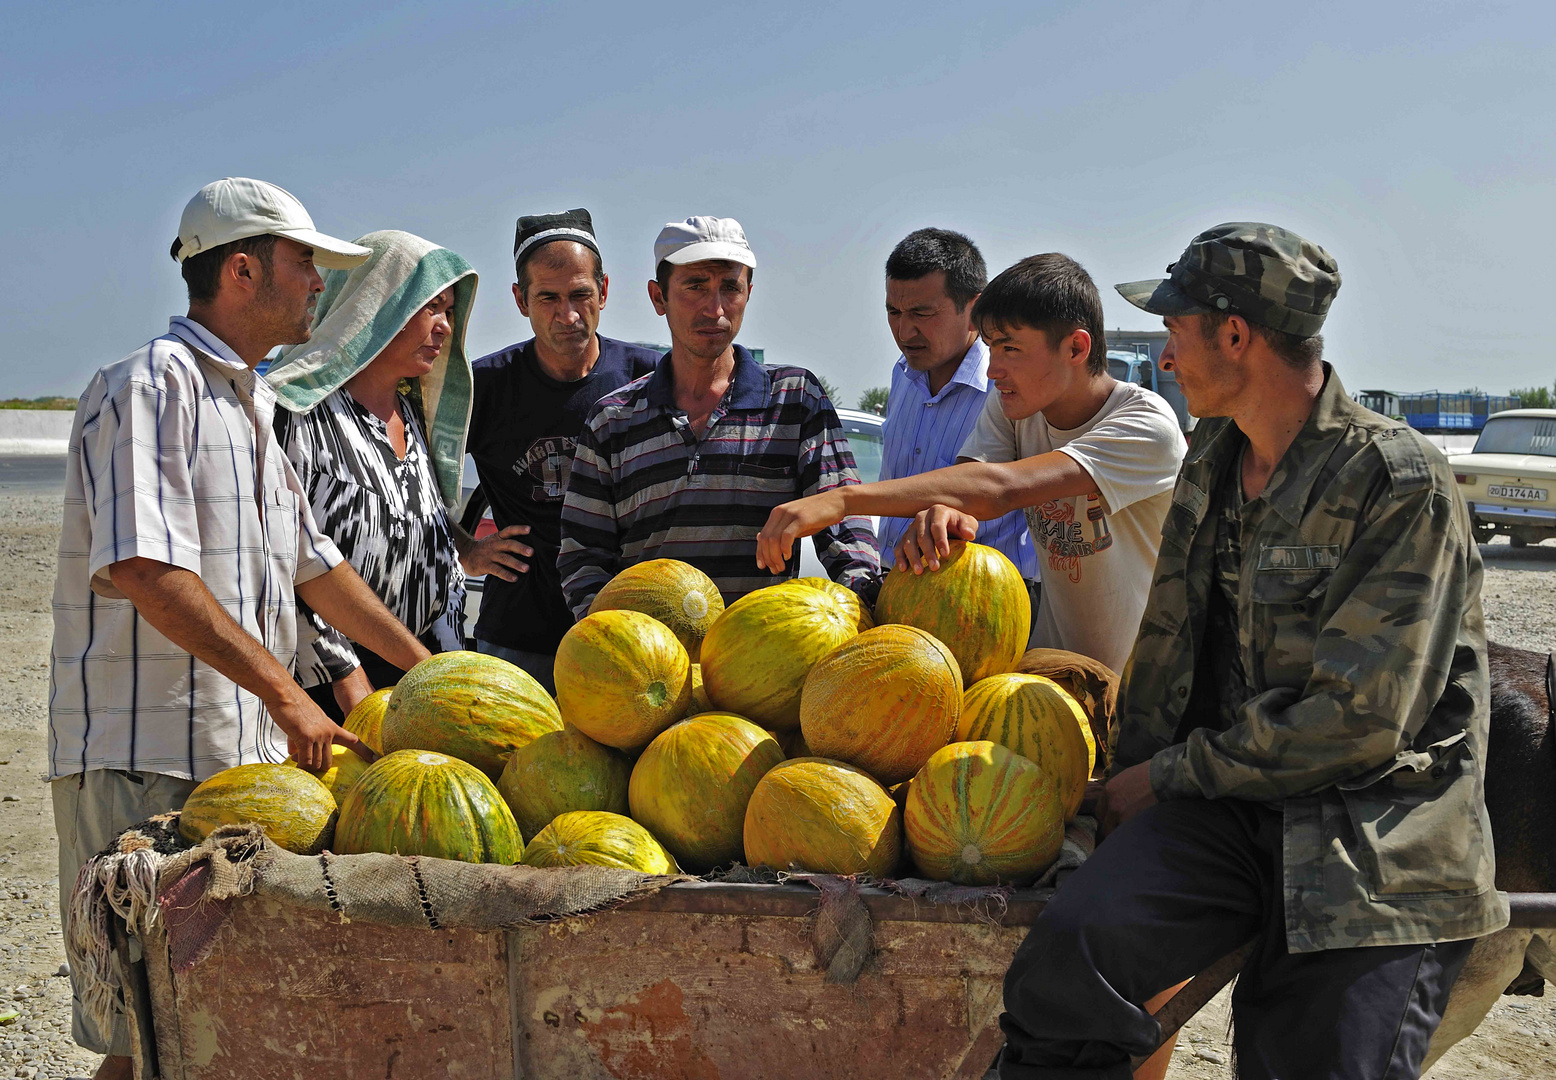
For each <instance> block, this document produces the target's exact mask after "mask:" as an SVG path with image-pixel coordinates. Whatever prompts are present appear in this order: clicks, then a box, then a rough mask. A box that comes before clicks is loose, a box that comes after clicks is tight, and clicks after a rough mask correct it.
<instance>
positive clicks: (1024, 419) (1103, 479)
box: [757, 254, 1186, 671]
mask: <svg viewBox="0 0 1556 1080" xmlns="http://www.w3.org/2000/svg"><path fill="white" fill-rule="evenodd" d="M972 317H973V321H974V323H975V324H976V325H977V326H978V328H979V331H980V333H981V334H982V336H983V339H984V341H985V342H986V343H987V344H988V346H989V379H990V381H992V382H993V383H994V384H995V387H996V388H997V390H998V393H997V394H990V395H989V400H988V404H987V406H986V408H985V411H984V414H983V415H982V416H981V417H980V418H979V421H978V424H977V426H976V427H975V428H974V429H973V433H972V435H971V436H970V437H969V439H968V441H967V443H966V445H964V446H963V447H962V452H961V454H960V456H959V463H958V464H956V465H952V466H950V467H948V468H944V469H936V470H934V471H932V472H927V473H920V474H919V475H917V476H909V477H903V478H901V479H898V480H887V481H881V482H879V483H874V484H860V485H857V486H853V487H848V488H840V489H837V490H834V491H829V492H825V493H823V494H820V495H815V496H812V497H810V498H807V499H800V500H796V501H795V502H791V503H785V504H784V505H782V506H779V507H777V508H776V509H775V510H773V512H772V515H771V516H770V517H769V518H768V521H767V525H766V527H765V528H764V529H763V530H762V533H761V535H760V536H759V537H758V538H757V561H758V564H759V565H761V566H763V567H766V568H768V569H770V570H778V569H781V568H782V567H783V565H784V559H785V557H786V555H787V553H788V552H789V551H791V550H792V548H793V545H794V542H795V540H797V539H799V538H800V537H803V536H809V535H811V534H813V533H815V532H816V531H817V530H819V529H822V528H825V527H826V526H828V525H831V524H834V523H836V522H837V521H840V520H842V518H843V517H845V516H847V515H851V514H879V515H889V516H902V517H906V516H912V515H917V520H916V522H915V523H914V525H912V526H910V527H909V529H908V531H907V533H906V534H904V536H903V538H902V540H901V542H899V544H898V546H897V562H898V564H899V565H903V564H904V563H906V565H909V566H911V567H912V568H913V570H914V572H915V573H922V572H923V571H924V569H926V568H927V569H929V570H936V569H939V556H940V555H943V554H945V553H946V552H947V551H948V550H949V546H948V544H949V538H951V537H960V538H963V539H969V540H970V539H973V538H974V537H975V536H976V535H977V529H978V522H979V521H987V520H990V519H992V518H997V517H999V516H1001V515H1003V514H1006V513H1009V512H1010V511H1012V510H1018V509H1019V510H1025V511H1026V516H1027V522H1028V525H1029V527H1030V528H1031V531H1032V537H1033V541H1034V543H1035V544H1036V546H1037V547H1038V548H1039V550H1040V552H1042V554H1041V556H1040V557H1041V558H1042V559H1043V560H1044V563H1045V565H1044V567H1043V589H1042V602H1041V604H1040V607H1039V614H1038V622H1037V630H1036V632H1035V633H1034V635H1033V639H1032V644H1033V645H1036V646H1042V647H1046V648H1057V649H1068V650H1070V651H1072V652H1078V653H1081V654H1082V655H1085V656H1090V657H1092V658H1093V659H1096V660H1099V661H1101V662H1102V663H1104V664H1106V665H1108V666H1109V667H1110V668H1112V669H1113V670H1115V671H1119V670H1122V668H1123V666H1124V661H1125V660H1127V659H1128V658H1129V650H1130V649H1131V648H1132V647H1133V645H1134V639H1135V633H1136V631H1137V630H1138V629H1139V624H1140V615H1141V612H1142V611H1143V610H1144V607H1145V600H1146V596H1147V594H1148V592H1149V589H1150V583H1151V571H1152V568H1153V567H1154V566H1155V564H1156V553H1157V548H1158V546H1159V545H1160V542H1161V526H1162V519H1163V517H1164V515H1165V514H1166V510H1167V506H1168V505H1169V502H1170V500H1171V497H1172V496H1171V493H1172V487H1173V483H1174V480H1175V478H1176V476H1177V473H1178V465H1179V463H1180V462H1181V461H1182V460H1183V454H1184V451H1185V449H1186V446H1185V443H1184V440H1183V435H1182V433H1181V432H1180V431H1179V430H1178V423H1177V419H1176V417H1175V416H1174V415H1173V412H1172V409H1171V407H1170V406H1168V405H1167V403H1166V402H1165V401H1163V400H1162V399H1161V398H1160V397H1158V396H1157V395H1156V394H1154V393H1152V392H1151V391H1149V390H1146V389H1144V388H1142V387H1139V386H1134V385H1131V384H1127V383H1120V382H1118V381H1116V380H1115V379H1113V378H1112V377H1111V376H1110V375H1108V373H1107V353H1106V346H1105V344H1104V338H1103V324H1102V300H1101V298H1100V297H1099V296H1098V294H1097V287H1096V284H1095V283H1094V282H1093V281H1092V280H1091V277H1090V275H1088V274H1087V273H1086V271H1085V270H1084V269H1083V268H1082V267H1081V266H1080V264H1078V263H1076V262H1075V261H1074V260H1073V259H1071V258H1069V257H1068V256H1065V255H1059V254H1047V255H1033V256H1031V257H1030V258H1027V259H1023V260H1022V261H1021V262H1018V263H1016V264H1015V265H1014V266H1012V267H1010V268H1009V269H1007V270H1005V271H1004V272H1003V273H1001V274H1000V275H999V276H998V277H996V278H995V279H994V280H993V281H991V282H989V284H988V286H987V288H985V289H984V291H983V294H982V295H981V296H980V297H979V298H978V301H977V303H976V304H975V305H974V307H973V313H972Z"/></svg>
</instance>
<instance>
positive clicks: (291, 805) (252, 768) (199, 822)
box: [178, 762, 335, 855]
mask: <svg viewBox="0 0 1556 1080" xmlns="http://www.w3.org/2000/svg"><path fill="white" fill-rule="evenodd" d="M220 825H258V826H259V827H260V828H261V829H263V830H264V832H265V835H266V836H267V837H269V838H270V841H271V843H273V844H276V845H278V846H280V847H283V848H285V849H286V850H287V851H292V852H296V853H297V854H298V855H317V854H318V853H319V852H321V851H323V850H324V848H325V847H326V846H327V845H328V844H330V842H331V840H330V837H331V835H332V833H333V832H334V830H335V796H333V795H331V794H330V789H329V788H327V787H325V786H324V784H323V783H321V782H320V781H319V778H318V777H316V776H314V775H313V774H312V773H310V772H308V771H307V770H305V769H297V768H293V767H292V766H290V765H272V764H269V763H265V762H258V763H255V764H252V765H235V766H233V767H232V768H230V769H223V770H222V771H221V772H219V773H217V774H216V775H215V776H212V777H211V778H210V779H208V780H205V781H204V782H202V783H201V784H200V785H199V786H198V787H196V788H195V789H194V790H193V791H191V792H190V793H189V798H188V799H186V800H185V801H184V806H183V809H182V810H180V811H179V815H178V831H179V834H180V835H181V836H183V838H184V839H185V840H188V841H189V842H190V843H192V844H198V843H199V842H200V841H202V840H204V839H205V838H206V837H207V836H209V835H210V834H211V832H212V831H213V830H214V829H216V828H217V827H218V826H220Z"/></svg>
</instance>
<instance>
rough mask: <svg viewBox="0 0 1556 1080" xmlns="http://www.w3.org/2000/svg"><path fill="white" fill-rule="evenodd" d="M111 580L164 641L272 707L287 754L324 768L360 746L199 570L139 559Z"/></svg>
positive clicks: (124, 563) (125, 563) (115, 570)
mask: <svg viewBox="0 0 1556 1080" xmlns="http://www.w3.org/2000/svg"><path fill="white" fill-rule="evenodd" d="M341 565H342V566H345V564H344V563H342V564H341ZM346 569H348V570H349V569H350V567H346ZM326 576H328V575H326ZM353 576H354V575H353ZM108 578H109V580H110V581H111V582H112V583H113V586H114V588H116V589H118V590H119V592H121V593H123V594H124V595H125V597H126V598H128V599H129V601H130V603H132V604H134V605H135V610H136V612H137V613H138V614H139V615H140V617H141V618H143V619H145V620H146V621H147V622H148V623H150V624H151V626H152V627H153V628H154V629H155V630H156V631H157V632H158V633H160V634H161V635H162V636H163V637H165V638H167V639H168V640H169V641H171V642H172V643H173V644H174V645H177V646H178V647H179V648H180V649H183V650H185V651H187V652H189V653H191V654H192V655H194V656H195V657H196V658H198V659H200V660H202V661H204V662H205V663H206V664H209V665H210V666H211V667H213V668H215V669H216V670H217V671H219V672H221V673H222V674H223V675H225V676H227V678H229V679H231V680H232V681H233V682H235V683H237V684H238V685H239V686H241V687H243V689H245V690H247V691H248V692H249V693H251V694H253V695H254V696H255V697H257V698H259V700H260V701H262V702H264V704H265V709H266V711H267V712H268V713H269V714H270V718H271V719H272V720H274V721H275V722H276V725H277V726H278V727H280V729H281V730H282V731H284V732H286V744H287V751H288V752H289V753H290V754H291V755H292V757H293V758H294V759H295V760H296V761H297V762H298V764H300V765H303V766H306V767H307V768H312V769H319V768H324V767H325V766H326V765H327V764H328V763H329V761H330V755H331V751H330V744H331V743H339V744H340V745H342V746H351V747H355V746H357V745H358V744H359V740H358V739H357V737H356V736H355V735H353V734H351V732H349V731H347V730H346V729H345V728H342V727H337V726H336V725H335V724H334V723H333V722H332V721H331V720H330V719H329V717H327V716H325V715H324V713H322V712H320V711H319V707H318V706H317V705H315V704H314V703H313V700H312V699H311V698H309V697H308V694H307V692H306V691H305V690H303V688H302V687H301V686H299V685H297V680H295V679H293V678H292V673H291V672H289V671H287V670H286V668H284V667H282V666H281V664H280V661H278V660H277V659H276V658H275V657H274V656H272V655H270V653H269V652H268V651H267V650H266V649H265V647H264V646H263V645H262V644H260V643H259V642H258V641H257V640H255V638H254V637H253V636H252V635H251V634H249V633H248V632H247V631H245V630H244V629H243V627H241V626H239V625H238V623H237V622H236V621H235V620H234V619H233V617H232V616H231V615H229V614H227V611H226V609H225V608H223V607H222V606H221V605H220V604H219V603H217V602H216V598H215V597H214V596H212V595H211V591H210V590H209V589H207V588H206V587H205V583H204V582H203V581H201V580H200V579H199V577H198V576H196V575H195V574H193V573H192V572H190V571H188V570H185V569H182V568H181V567H177V566H172V565H170V564H168V563H164V562H158V561H156V560H155V559H146V558H140V557H136V558H130V559H123V560H121V561H119V562H116V563H113V564H112V565H110V566H109V567H108ZM359 580H360V579H359ZM363 587H364V588H366V586H363ZM374 600H377V597H374ZM369 753H371V752H369Z"/></svg>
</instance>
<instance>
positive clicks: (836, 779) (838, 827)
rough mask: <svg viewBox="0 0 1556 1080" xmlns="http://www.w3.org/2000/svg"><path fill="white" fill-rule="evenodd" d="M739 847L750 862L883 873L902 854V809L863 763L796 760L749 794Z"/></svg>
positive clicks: (816, 870) (817, 870) (786, 867)
mask: <svg viewBox="0 0 1556 1080" xmlns="http://www.w3.org/2000/svg"><path fill="white" fill-rule="evenodd" d="M745 848H746V862H747V863H748V864H750V865H751V866H771V867H774V868H775V869H778V870H791V869H792V870H809V871H811V872H813V873H817V874H872V875H874V876H876V877H885V876H887V875H888V874H891V873H892V872H893V871H894V870H895V869H896V868H897V860H898V857H899V856H900V855H901V853H902V814H901V811H899V810H898V809H897V804H896V803H895V802H893V801H892V797H891V796H890V795H888V794H887V793H886V789H885V788H883V787H881V785H880V784H878V783H877V782H876V781H875V779H874V777H872V776H870V775H869V774H868V773H866V772H865V771H864V770H863V769H858V768H855V767H854V766H852V765H849V764H847V763H846V762H842V761H832V760H829V759H827V758H819V757H806V758H794V759H792V760H789V761H785V762H783V763H782V764H780V765H777V766H774V767H773V769H772V770H771V771H769V772H768V774H767V775H766V776H764V777H762V782H761V783H759V784H757V785H756V790H755V791H753V792H752V793H751V802H750V804H749V805H748V806H747V807H746V821H745Z"/></svg>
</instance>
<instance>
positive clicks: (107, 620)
mask: <svg viewBox="0 0 1556 1080" xmlns="http://www.w3.org/2000/svg"><path fill="white" fill-rule="evenodd" d="M275 403H276V399H275V391H274V390H272V389H271V388H270V385H269V384H268V383H266V382H265V380H264V379H262V378H259V377H258V376H256V375H255V374H254V372H253V371H252V370H251V369H250V368H249V367H248V365H246V364H245V363H244V362H243V361H242V360H241V359H239V357H238V356H237V354H236V353H234V352H233V351H232V350H231V349H230V348H228V347H227V345H225V344H224V343H223V342H222V341H221V340H219V339H218V338H217V337H216V336H215V335H214V334H212V333H211V332H210V331H209V330H207V329H205V328H204V327H203V326H201V325H200V324H198V323H196V322H193V321H191V320H189V319H186V318H174V319H173V320H172V321H171V324H170V325H169V327H168V333H167V334H166V335H164V336H162V337H159V338H156V339H155V340H153V341H151V342H149V343H148V344H146V345H145V346H143V347H142V348H140V349H138V350H136V351H135V352H133V353H131V354H130V355H129V356H126V357H125V358H124V359H122V360H120V361H118V362H117V363H113V364H109V365H108V366H107V367H105V368H103V369H102V370H101V371H99V372H98V373H97V375H96V376H95V377H94V378H93V379H92V382H91V385H90V386H88V387H87V390H86V393H84V394H83V395H82V396H81V403H80V405H78V406H77V408H76V420H75V425H74V427H73V428H72V429H71V434H70V451H69V453H70V457H69V461H68V463H67V466H66V471H65V517H64V525H63V528H62V530H61V533H60V544H59V576H58V577H57V578H56V579H55V582H54V647H53V651H52V657H51V666H52V670H51V673H50V680H49V682H50V685H49V777H50V779H57V778H58V777H61V776H68V775H70V774H72V773H78V772H83V771H87V770H91V769H130V770H136V771H144V772H155V773H166V774H168V775H170V776H179V777H184V778H187V779H194V780H204V779H206V778H207V777H209V776H211V775H212V774H214V773H217V772H220V771H221V770H222V769H225V768H229V767H231V766H233V765H244V764H249V763H251V762H257V761H272V762H278V761H282V760H284V759H285V758H286V736H285V735H284V734H283V733H282V732H281V730H280V729H279V728H277V727H276V726H275V725H274V724H273V723H272V722H271V720H270V718H269V716H268V715H267V714H266V712H265V708H264V706H263V705H262V704H261V703H260V701H259V699H258V698H256V697H255V696H254V695H253V694H251V693H249V692H248V691H247V690H244V689H243V688H241V687H240V686H238V685H237V684H236V683H234V682H233V681H232V680H231V679H229V678H227V677H226V676H225V675H222V674H220V673H218V672H217V671H215V670H214V669H213V668H211V667H209V666H207V665H206V664H205V663H203V662H202V661H200V660H197V659H195V658H194V657H193V656H191V655H190V654H189V653H187V652H185V651H184V650H182V649H180V648H179V647H178V646H177V645H174V644H173V643H172V642H170V641H169V640H168V639H167V638H165V637H163V636H162V635H161V634H160V633H158V632H157V631H156V630H155V629H153V628H152V626H151V625H150V624H149V623H147V622H146V620H145V619H143V618H141V617H140V615H139V613H138V612H136V610H135V607H134V605H132V604H131V603H130V602H129V600H127V599H126V598H125V597H124V594H122V593H121V592H119V590H117V589H115V588H114V586H113V584H112V582H111V581H110V580H109V577H108V568H109V567H110V566H111V565H112V564H114V563H116V562H120V561H122V560H124V559H130V558H136V557H139V558H146V559H154V560H156V561H157V562H163V563H167V564H169V565H171V566H175V567H179V568H181V569H184V570H188V571H190V572H191V573H194V574H197V575H199V577H200V580H201V581H202V582H203V583H204V585H205V587H206V588H207V589H209V590H210V591H211V594H212V595H213V596H214V597H215V598H216V601H217V602H218V603H219V604H221V606H222V607H223V608H224V609H225V610H226V611H227V613H228V614H229V615H231V616H232V617H233V619H234V620H235V621H237V623H238V624H239V625H240V626H241V627H242V628H243V629H244V630H245V631H246V632H247V633H249V634H251V635H253V637H254V638H256V639H257V640H258V641H260V642H261V643H263V644H264V646H265V648H267V649H269V650H270V652H271V653H273V654H274V655H275V657H276V659H277V660H279V661H280V662H281V665H282V666H283V667H286V668H290V667H291V666H292V663H293V659H294V656H295V653H296V648H297V604H296V599H295V595H294V591H293V587H294V585H296V584H300V583H303V582H306V581H309V580H311V579H313V578H315V577H318V576H319V575H320V574H323V573H325V572H326V571H328V570H330V569H331V568H332V567H334V566H335V565H336V564H338V563H339V562H340V561H341V556H340V552H339V551H337V550H336V548H335V545H334V543H333V542H331V540H330V539H329V537H327V536H325V535H323V534H322V533H320V532H319V530H318V528H317V526H315V524H314V520H313V514H312V512H311V511H310V510H309V508H308V500H307V499H306V498H304V497H303V494H302V486H301V485H300V484H299V483H298V480H297V475H296V474H295V473H294V472H293V471H292V466H291V464H290V463H289V462H288V461H287V460H286V455H285V454H283V453H282V452H281V448H280V447H279V446H278V445H277V444H276V441H275V437H274V433H273V431H272V429H271V421H272V418H273V416H274V413H275Z"/></svg>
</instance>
